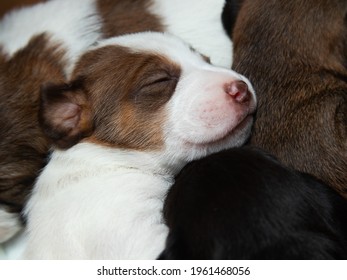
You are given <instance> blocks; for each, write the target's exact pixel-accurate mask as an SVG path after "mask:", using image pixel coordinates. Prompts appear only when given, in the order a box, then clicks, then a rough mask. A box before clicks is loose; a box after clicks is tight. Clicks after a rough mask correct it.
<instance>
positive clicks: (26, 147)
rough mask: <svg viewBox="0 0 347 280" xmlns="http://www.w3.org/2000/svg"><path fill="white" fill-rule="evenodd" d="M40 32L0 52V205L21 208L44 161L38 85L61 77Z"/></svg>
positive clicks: (58, 60)
mask: <svg viewBox="0 0 347 280" xmlns="http://www.w3.org/2000/svg"><path fill="white" fill-rule="evenodd" d="M47 41H48V40H47V39H46V37H45V35H40V36H37V37H34V38H33V39H32V40H31V41H30V42H29V43H28V45H27V46H26V47H25V48H23V49H21V50H20V51H18V52H17V53H16V54H15V55H14V56H13V57H11V58H10V59H7V58H6V57H5V56H2V55H1V52H0V206H1V207H4V208H5V209H7V210H8V211H10V212H20V211H21V210H22V208H23V205H24V202H25V200H26V197H27V195H28V194H29V192H30V190H31V187H32V185H33V183H34V181H35V179H36V176H37V175H38V173H39V170H40V169H41V168H42V167H43V166H44V165H45V162H46V154H47V152H48V148H49V140H48V139H47V137H46V136H44V135H43V132H42V131H41V129H40V128H39V126H38V120H37V117H38V107H39V99H40V86H41V84H42V83H44V82H46V81H52V82H53V81H55V82H62V81H63V79H64V74H63V65H64V61H63V60H62V56H63V53H62V52H60V51H59V48H58V47H57V46H56V45H52V44H50V45H47Z"/></svg>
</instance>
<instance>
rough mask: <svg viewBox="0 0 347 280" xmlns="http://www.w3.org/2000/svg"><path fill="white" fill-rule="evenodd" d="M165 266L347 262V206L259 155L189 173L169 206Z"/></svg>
mask: <svg viewBox="0 0 347 280" xmlns="http://www.w3.org/2000/svg"><path fill="white" fill-rule="evenodd" d="M164 216H165V219H166V221H167V224H168V226H169V228H170V233H169V236H168V239H167V245H166V249H165V250H164V251H163V253H162V254H161V255H160V257H159V259H347V242H346V238H347V223H346V217H347V202H346V200H344V199H343V198H342V197H340V195H338V194H337V193H336V192H335V191H334V190H333V189H331V188H330V187H328V186H326V185H324V184H323V183H321V182H318V181H317V180H315V179H314V178H313V177H311V176H309V175H306V174H303V173H299V172H297V171H294V170H291V169H288V168H286V167H284V166H283V165H281V164H280V163H279V162H278V161H277V160H276V159H274V158H273V157H272V156H270V155H268V154H266V153H264V152H262V151H260V150H257V149H255V148H251V147H243V148H237V149H231V150H228V151H224V152H220V153H218V154H214V155H211V156H209V157H207V158H204V159H202V160H199V161H195V162H192V163H191V164H189V165H188V166H186V167H185V168H184V169H183V170H182V171H181V173H180V174H179V175H178V176H177V179H176V182H175V184H174V185H173V186H172V188H171V190H170V191H169V193H168V196H167V198H166V201H165V205H164Z"/></svg>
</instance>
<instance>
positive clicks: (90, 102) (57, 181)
mask: <svg viewBox="0 0 347 280" xmlns="http://www.w3.org/2000/svg"><path fill="white" fill-rule="evenodd" d="M255 106H256V100H255V95H254V92H253V89H252V87H251V85H250V83H249V81H248V80H247V79H246V78H245V77H243V76H241V75H239V74H237V73H236V72H234V71H231V70H226V69H223V68H217V67H215V66H212V65H211V64H209V63H207V62H206V61H205V59H204V58H203V56H201V55H200V54H198V53H196V52H195V51H194V50H192V49H191V48H190V47H189V46H188V45H186V44H185V43H183V42H182V41H180V40H178V39H177V38H176V37H173V36H171V35H168V34H163V33H153V32H148V33H138V34H133V35H125V36H121V37H116V38H112V39H108V40H105V41H102V42H100V43H99V44H98V45H97V46H96V47H93V48H92V49H91V50H90V51H88V52H87V53H86V54H84V55H83V56H82V57H81V58H80V59H79V61H78V63H77V65H76V67H75V69H74V71H73V74H72V78H71V81H70V82H69V83H67V84H57V85H49V86H47V87H45V88H44V89H43V93H42V102H41V107H40V121H41V124H42V126H43V127H44V130H45V132H46V134H47V135H48V136H49V137H50V138H51V139H52V141H53V142H54V144H55V146H56V148H55V149H54V151H53V153H52V157H51V159H50V161H49V163H48V164H47V165H46V167H45V168H44V170H43V171H42V173H41V175H40V176H39V178H38V181H37V183H36V185H35V188H34V191H33V194H32V195H31V198H30V199H29V202H28V204H27V207H26V211H25V212H26V215H27V218H28V224H27V235H28V243H27V248H26V252H25V257H26V258H31V259H154V258H156V257H157V256H158V255H159V253H160V252H161V251H162V250H163V248H164V243H165V239H166V236H167V227H166V226H165V224H164V223H163V221H162V206H163V200H164V198H165V195H166V193H167V190H168V188H169V187H170V185H171V183H172V180H173V177H174V175H175V174H177V172H178V171H179V170H180V169H181V168H182V167H183V166H184V165H185V164H186V163H187V162H189V161H191V160H194V159H197V158H201V157H203V156H206V155H208V154H211V153H214V152H217V151H220V150H223V149H226V148H228V147H235V146H240V145H242V144H243V143H244V142H245V141H246V140H247V138H248V136H249V134H250V130H251V125H252V114H253V112H254V110H255Z"/></svg>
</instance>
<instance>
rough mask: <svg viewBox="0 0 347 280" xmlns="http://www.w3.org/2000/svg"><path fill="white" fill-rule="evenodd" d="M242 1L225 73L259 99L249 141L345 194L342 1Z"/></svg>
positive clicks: (345, 8) (346, 5) (346, 36)
mask: <svg viewBox="0 0 347 280" xmlns="http://www.w3.org/2000/svg"><path fill="white" fill-rule="evenodd" d="M243 2H244V3H243V5H242V7H241V9H240V13H239V15H238V18H237V20H236V24H235V29H234V32H233V34H232V37H233V40H234V64H233V68H234V69H235V70H236V71H238V72H240V73H242V74H244V75H245V76H247V77H248V78H249V79H250V81H251V82H252V83H253V85H254V88H255V91H256V93H257V96H258V100H259V106H258V112H257V116H256V122H255V126H254V133H253V135H252V138H251V144H252V145H255V146H259V147H262V148H264V149H266V150H268V151H270V152H272V153H273V154H275V155H276V156H277V157H279V158H280V159H281V160H282V161H283V162H284V163H286V164H287V165H289V166H292V167H294V168H296V169H299V170H301V171H304V172H308V173H311V174H313V175H315V176H316V177H318V178H321V179H322V180H324V181H325V182H327V183H328V184H330V185H331V186H333V187H334V188H336V189H337V190H338V191H340V192H341V193H342V194H344V195H345V196H346V197H347V119H346V115H347V69H346V65H347V23H346V13H347V2H346V1H342V0H330V1H325V0H307V1H299V0H292V1H287V0H277V1H262V0H245V1H243Z"/></svg>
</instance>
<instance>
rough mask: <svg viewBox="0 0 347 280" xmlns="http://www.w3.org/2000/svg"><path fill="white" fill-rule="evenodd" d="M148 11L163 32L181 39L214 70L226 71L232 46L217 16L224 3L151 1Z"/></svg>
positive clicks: (215, 1) (188, 0)
mask: <svg viewBox="0 0 347 280" xmlns="http://www.w3.org/2000/svg"><path fill="white" fill-rule="evenodd" d="M152 2H153V5H151V6H150V11H151V12H152V13H154V14H156V15H158V16H159V17H160V18H161V19H162V21H163V23H164V25H165V27H166V28H167V31H168V32H170V33H172V34H174V35H176V36H178V37H180V38H182V39H184V40H185V41H186V42H188V43H189V44H191V45H192V46H193V47H194V48H195V49H196V50H197V51H199V52H200V53H202V54H204V55H206V56H209V57H210V59H211V62H212V63H213V64H215V65H217V66H221V67H225V68H228V69H230V68H231V64H232V42H231V40H230V38H229V37H228V36H227V35H226V33H225V31H224V29H223V25H222V20H221V14H222V10H223V7H224V3H225V0H174V1H173V0H153V1H152Z"/></svg>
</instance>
